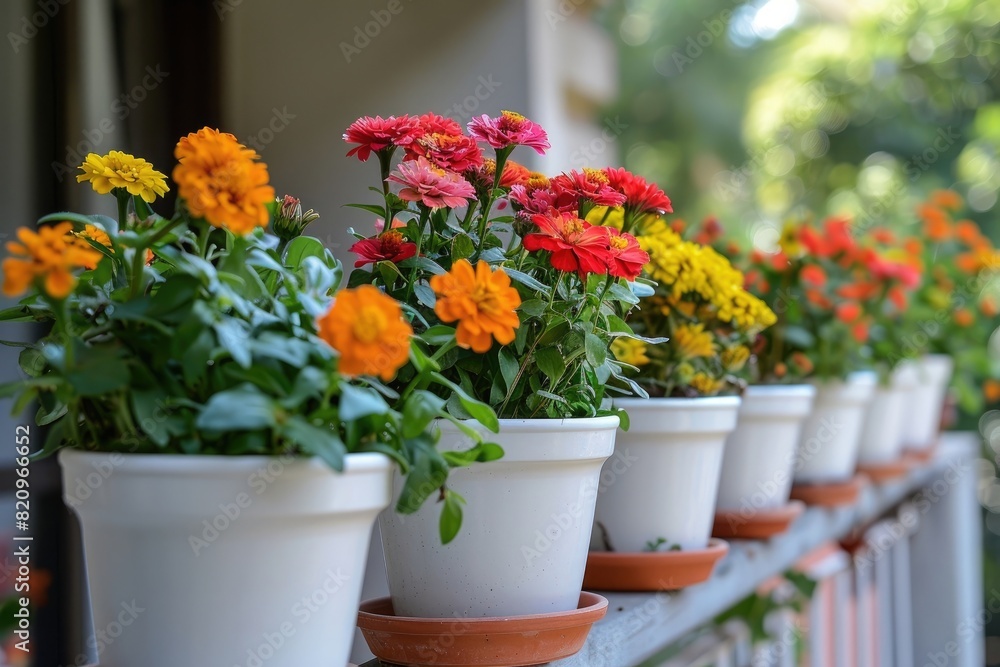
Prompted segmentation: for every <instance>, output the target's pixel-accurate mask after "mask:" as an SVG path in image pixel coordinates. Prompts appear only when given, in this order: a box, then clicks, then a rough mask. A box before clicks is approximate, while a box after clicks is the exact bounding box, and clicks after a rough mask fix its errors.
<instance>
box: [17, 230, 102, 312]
mask: <svg viewBox="0 0 1000 667" xmlns="http://www.w3.org/2000/svg"><path fill="white" fill-rule="evenodd" d="M72 231H73V224H72V223H69V222H60V223H59V224H57V225H51V226H47V227H40V228H39V229H38V232H34V231H32V230H30V229H28V228H27V227H21V228H20V229H18V230H17V238H18V241H20V243H18V242H15V241H10V242H8V243H7V250H8V251H9V252H10V253H11V254H12V255H14V256H13V257H8V258H7V259H5V260H4V261H3V276H4V278H3V293H4V294H5V295H7V296H10V297H16V296H20V295H21V294H24V292H25V291H27V289H28V287H30V286H31V284H32V283H33V282H34V281H35V280H36V279H44V282H43V283H42V289H44V290H45V293H46V294H48V295H49V296H51V297H52V298H54V299H65V298H66V297H67V296H69V294H70V292H72V291H73V288H74V287H75V286H76V276H75V275H73V272H72V271H73V269H76V268H93V267H95V266H97V263H98V262H99V261H100V260H101V253H100V252H99V251H97V250H95V249H94V248H92V247H91V246H90V244H89V243H87V242H86V241H84V240H83V239H80V238H78V237H76V236H74V235H73V233H72Z"/></svg>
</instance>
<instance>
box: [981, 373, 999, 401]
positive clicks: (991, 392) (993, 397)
mask: <svg viewBox="0 0 1000 667" xmlns="http://www.w3.org/2000/svg"><path fill="white" fill-rule="evenodd" d="M983 398H985V399H986V402H987V403H996V402H997V401H1000V381H998V380H994V379H992V378H991V379H989V380H987V381H986V382H984V383H983Z"/></svg>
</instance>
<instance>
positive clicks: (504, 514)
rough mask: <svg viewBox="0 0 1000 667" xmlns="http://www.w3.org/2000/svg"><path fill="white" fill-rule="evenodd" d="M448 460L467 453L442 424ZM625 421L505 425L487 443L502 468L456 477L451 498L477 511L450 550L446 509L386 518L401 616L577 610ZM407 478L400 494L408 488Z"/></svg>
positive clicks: (465, 442)
mask: <svg viewBox="0 0 1000 667" xmlns="http://www.w3.org/2000/svg"><path fill="white" fill-rule="evenodd" d="M440 427H441V442H440V443H439V444H438V448H439V449H440V450H441V451H454V450H464V449H467V448H468V447H469V446H470V445H471V443H470V442H469V439H468V437H467V436H465V435H464V434H463V433H462V432H461V431H459V430H458V429H457V428H455V426H454V425H452V424H450V423H448V422H442V423H441V425H440ZM617 428H618V417H596V418H592V419H524V420H516V419H508V420H501V422H500V433H499V434H492V433H488V432H486V431H485V430H484V431H483V432H484V435H485V436H486V438H487V439H488V440H489V441H491V442H496V443H497V444H499V445H500V446H501V447H503V449H504V456H503V458H502V459H500V460H498V461H490V462H489V463H476V464H473V465H471V466H469V467H467V468H458V469H456V470H453V471H452V473H451V476H450V477H449V479H448V486H449V488H451V489H453V490H455V491H456V492H458V493H459V494H461V495H462V496H463V497H464V498H465V499H466V501H467V504H466V506H465V511H464V519H463V521H462V528H461V530H460V531H459V533H458V535H457V536H456V537H455V539H454V540H452V541H451V542H450V543H449V544H446V545H442V544H441V542H440V538H439V536H438V516H439V513H440V507H439V506H437V505H436V504H435V503H434V502H428V503H427V504H426V505H424V506H423V507H421V508H420V509H419V510H418V511H417V512H415V513H414V514H410V515H400V514H397V513H395V512H391V511H386V512H383V513H382V515H381V517H379V526H380V528H381V532H382V542H383V546H384V548H385V565H386V572H387V575H388V579H389V592H390V594H391V596H392V602H393V608H394V610H395V612H396V613H397V614H399V615H403V616H417V617H422V618H449V617H455V616H459V617H485V616H514V615H523V614H541V613H546V612H560V611H569V610H572V609H576V608H577V605H578V603H579V599H580V591H581V588H582V586H583V572H584V569H585V568H586V564H587V551H588V547H589V545H590V533H591V529H592V528H593V521H594V503H595V502H596V499H597V487H598V483H599V479H600V476H601V465H602V464H603V463H604V461H605V460H606V459H607V458H608V457H609V456H611V454H612V453H613V452H614V442H615V433H616V431H617ZM402 482H403V480H402V478H401V477H399V476H397V477H396V481H395V494H396V497H397V498H398V494H399V492H400V490H401V488H402Z"/></svg>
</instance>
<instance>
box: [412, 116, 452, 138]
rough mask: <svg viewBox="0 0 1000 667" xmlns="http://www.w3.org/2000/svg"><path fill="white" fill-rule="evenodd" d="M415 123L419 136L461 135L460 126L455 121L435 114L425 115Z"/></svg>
mask: <svg viewBox="0 0 1000 667" xmlns="http://www.w3.org/2000/svg"><path fill="white" fill-rule="evenodd" d="M417 122H418V123H419V125H420V132H421V134H462V126H461V124H459V122H458V121H457V120H454V119H453V118H447V117H446V116H439V115H438V114H436V113H425V114H424V115H423V116H420V117H419V118H417Z"/></svg>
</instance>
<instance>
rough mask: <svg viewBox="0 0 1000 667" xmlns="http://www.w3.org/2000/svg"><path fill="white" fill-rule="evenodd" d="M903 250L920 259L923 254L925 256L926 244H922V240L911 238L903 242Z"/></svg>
mask: <svg viewBox="0 0 1000 667" xmlns="http://www.w3.org/2000/svg"><path fill="white" fill-rule="evenodd" d="M903 250H905V251H906V252H907V253H908V254H910V255H913V256H915V257H919V256H921V255H922V254H924V244H923V243H921V242H920V239H918V238H916V237H915V236H911V237H910V238H908V239H906V240H905V241H903Z"/></svg>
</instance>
